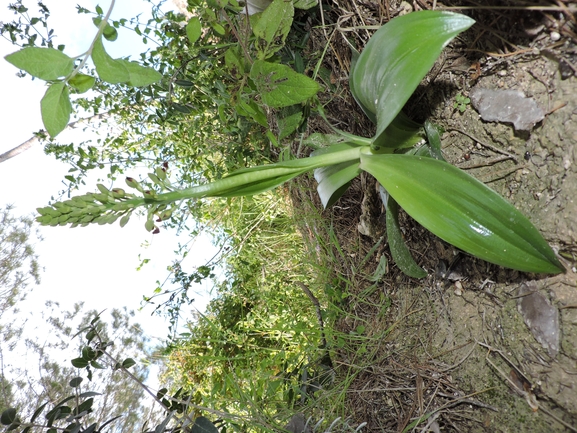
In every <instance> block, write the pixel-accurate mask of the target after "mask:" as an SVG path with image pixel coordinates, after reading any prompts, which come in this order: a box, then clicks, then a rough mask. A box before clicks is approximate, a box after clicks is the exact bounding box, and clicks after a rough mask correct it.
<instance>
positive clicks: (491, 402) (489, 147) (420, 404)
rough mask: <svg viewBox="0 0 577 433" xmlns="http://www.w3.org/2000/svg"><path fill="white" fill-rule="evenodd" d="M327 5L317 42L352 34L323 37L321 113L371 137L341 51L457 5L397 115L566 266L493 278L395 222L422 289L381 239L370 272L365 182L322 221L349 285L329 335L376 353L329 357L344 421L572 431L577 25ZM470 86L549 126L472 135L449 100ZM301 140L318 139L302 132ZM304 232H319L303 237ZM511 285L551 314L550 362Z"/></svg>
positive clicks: (479, 126) (371, 208)
mask: <svg viewBox="0 0 577 433" xmlns="http://www.w3.org/2000/svg"><path fill="white" fill-rule="evenodd" d="M324 3H326V4H325V5H324V6H325V8H324V13H323V17H322V21H324V24H326V25H327V27H326V28H327V29H332V28H334V26H337V25H338V26H340V27H341V28H345V27H346V28H347V30H349V31H342V32H336V34H335V35H333V36H332V37H331V36H330V31H328V35H329V37H330V40H329V42H328V43H329V44H330V46H329V50H328V54H327V56H326V58H325V59H324V63H323V65H324V66H325V67H326V68H327V69H329V70H330V72H331V82H332V83H333V84H334V85H335V86H336V88H337V97H332V99H330V100H328V99H327V101H326V102H327V104H328V105H327V108H326V109H327V113H328V117H329V120H330V121H331V122H333V124H334V125H335V126H337V127H339V128H341V129H345V130H348V131H350V132H353V133H356V134H359V135H364V136H371V134H372V132H373V129H372V128H373V127H372V125H371V124H370V123H369V122H368V121H367V120H366V119H365V118H364V116H363V114H362V112H361V111H360V110H359V109H358V108H357V107H356V104H355V102H354V100H353V98H352V96H351V95H350V92H348V88H347V78H348V71H349V66H350V60H349V59H350V51H349V48H348V45H347V44H346V43H345V41H344V37H347V38H349V40H351V41H353V42H354V43H355V44H356V45H357V46H358V47H359V48H362V46H363V44H364V43H366V40H367V39H368V37H369V35H370V34H371V33H372V32H373V31H374V30H365V29H364V28H358V27H359V26H371V25H379V24H383V23H384V22H386V21H387V20H388V19H390V18H393V17H394V16H396V15H398V14H399V13H403V11H406V10H408V9H411V10H413V9H432V8H433V4H435V6H436V8H437V9H442V8H443V7H445V6H461V7H464V9H463V10H461V12H463V13H466V14H467V15H470V16H472V17H473V18H475V19H476V20H477V24H476V25H475V26H473V27H472V28H471V29H470V30H469V31H467V32H466V33H464V34H463V35H461V36H460V37H459V38H458V39H457V40H456V41H455V42H454V43H452V44H451V45H450V46H449V47H448V49H447V50H446V51H445V53H444V55H443V57H442V58H441V59H439V61H438V63H437V64H436V65H435V67H434V68H433V70H432V71H431V73H430V74H429V76H428V77H427V78H426V80H425V81H424V82H423V84H422V86H421V87H420V88H419V89H418V90H417V92H416V93H415V95H414V97H413V98H412V100H411V101H410V102H409V104H408V105H407V107H406V112H407V113H408V114H410V115H411V116H412V117H413V118H415V119H417V120H424V119H425V118H428V119H430V120H432V121H433V122H435V123H436V124H438V125H441V126H442V127H443V128H444V131H445V132H444V134H443V136H442V143H443V151H444V155H445V157H446V158H447V160H448V161H449V162H451V163H453V164H455V165H456V166H458V167H461V168H462V169H464V170H467V171H468V172H469V173H470V174H472V175H473V176H475V177H477V178H478V179H480V180H481V181H483V182H485V183H486V184H487V185H489V186H490V187H491V188H493V189H494V190H495V191H497V192H498V193H500V194H501V195H503V196H504V197H506V198H507V199H508V200H510V201H511V202H512V203H513V204H514V205H515V206H516V207H517V208H518V209H519V210H521V211H522V212H523V213H524V214H525V215H527V216H528V217H529V218H530V219H531V221H532V222H533V223H534V224H535V226H536V227H537V228H538V229H539V230H540V231H541V233H543V235H544V237H545V238H546V239H547V240H548V241H549V243H550V245H551V246H552V247H553V248H554V249H555V250H556V251H558V252H559V253H560V254H561V255H562V260H563V263H564V265H565V266H566V268H567V272H566V273H565V274H561V275H558V276H547V275H532V274H526V273H520V272H517V271H512V270H508V269H503V268H500V267H498V266H495V265H491V264H488V263H486V262H483V261H481V260H478V259H475V258H473V257H470V256H468V255H465V254H463V253H461V252H459V251H457V250H456V249H455V248H453V247H452V246H450V245H448V244H446V243H445V242H443V241H441V240H439V239H438V238H436V237H435V236H433V235H432V234H430V233H429V232H427V231H426V230H424V229H423V228H422V227H420V226H419V225H418V224H416V223H414V222H413V221H412V220H411V219H410V218H409V217H407V216H406V215H404V216H402V219H403V226H404V228H405V239H406V241H407V244H408V246H409V247H410V249H411V250H412V251H413V254H414V256H415V258H416V260H417V262H418V263H419V264H420V265H421V266H422V267H423V268H424V269H425V270H427V272H428V277H427V278H425V279H422V280H415V279H411V278H408V277H406V276H404V275H403V274H402V273H400V271H399V270H398V269H396V267H395V265H394V263H393V262H392V260H390V257H389V251H388V247H387V245H386V243H385V242H384V241H383V242H381V244H379V245H378V246H377V248H376V249H375V250H374V251H373V253H372V254H371V257H370V259H368V260H367V254H368V253H369V252H370V251H371V249H373V247H374V246H375V245H376V243H377V242H378V240H379V239H380V236H381V234H382V231H383V211H382V206H381V205H380V203H379V202H378V198H377V197H376V194H375V181H374V180H373V179H372V178H370V177H369V176H367V175H363V176H361V178H360V179H359V180H357V181H356V182H355V184H354V185H353V186H352V187H351V189H350V190H349V192H348V193H347V195H346V196H345V197H343V198H342V199H341V200H340V201H339V202H338V203H337V204H336V206H334V207H333V208H332V209H330V210H327V211H325V213H324V216H325V218H326V219H327V220H330V221H331V223H332V227H333V228H334V231H335V233H336V236H337V239H338V242H339V243H340V248H341V250H342V251H340V252H338V253H336V254H335V257H337V258H338V260H336V261H335V272H336V274H337V275H340V276H342V278H340V279H338V278H337V281H346V282H348V283H347V284H346V287H342V288H341V289H342V290H344V291H346V293H347V297H346V299H345V300H344V301H343V303H342V306H343V308H344V309H345V310H346V313H347V314H346V315H345V316H344V317H342V318H341V320H340V322H339V323H338V328H339V330H340V331H342V332H343V333H345V334H349V335H352V334H355V333H361V334H364V335H365V336H366V337H367V341H369V340H370V341H372V342H373V344H372V346H371V347H368V348H367V347H365V346H363V344H364V343H363V340H362V339H359V340H358V341H357V343H352V346H351V347H348V348H346V349H335V352H334V355H333V363H334V364H335V369H336V372H337V378H340V379H341V380H345V379H346V380H351V378H352V381H351V383H350V385H349V387H348V391H347V394H346V408H347V412H348V415H351V416H352V418H353V419H354V420H355V421H356V422H357V423H361V422H367V423H368V424H367V426H366V427H365V428H364V430H363V431H369V432H377V431H378V432H401V431H433V432H440V431H444V432H448V431H459V432H562V431H577V283H576V280H577V278H576V272H577V270H576V268H575V256H576V254H577V147H576V146H575V143H576V141H577V77H576V76H575V70H576V69H575V67H576V66H577V48H576V45H575V44H576V42H577V36H576V34H575V31H576V25H575V12H576V11H575V10H574V9H571V11H570V10H569V8H574V6H575V5H574V4H573V5H572V4H571V2H569V1H562V0H559V1H555V2H553V1H551V2H548V1H540V2H535V4H534V6H533V7H532V8H530V7H527V4H528V3H522V4H521V3H520V2H515V1H501V2H482V4H483V5H484V6H485V7H484V8H475V6H477V5H478V3H476V2H473V1H471V2H469V1H454V2H446V3H443V4H441V3H440V2H434V1H433V0H416V1H414V2H411V3H410V4H409V3H406V2H402V3H401V2H400V1H396V0H388V1H383V2H380V3H379V2H372V1H355V0H332V1H323V4H324ZM487 3H495V4H498V5H499V6H509V7H508V8H498V7H492V6H490V5H487ZM479 4H481V3H479ZM514 7H518V8H517V9H515V8H514ZM318 19H319V21H320V20H321V17H318ZM314 24H315V25H316V24H318V23H314ZM331 26H332V27H331ZM313 27H314V26H313ZM354 27H357V28H356V29H354ZM324 33H325V32H324V31H323V30H322V29H321V28H316V29H315V30H314V31H313V37H312V45H313V46H312V51H313V52H322V50H323V49H324V46H325V45H326V44H327V39H326V37H325V34H324ZM476 86H479V87H484V88H490V89H516V90H521V91H523V92H524V93H525V94H526V96H528V97H531V98H533V99H534V100H536V101H537V102H538V103H539V104H540V105H541V106H542V107H543V109H544V111H545V112H546V113H547V115H546V117H545V119H544V120H543V121H542V122H540V123H539V124H537V125H536V126H535V128H533V129H532V130H531V131H530V132H518V131H515V130H514V128H513V126H512V125H511V124H505V123H490V122H485V121H483V120H482V119H481V118H480V117H479V114H478V113H477V111H476V110H475V109H474V108H473V107H472V106H471V105H467V104H466V106H465V109H464V111H463V112H461V111H460V110H459V109H456V108H454V103H455V101H456V99H455V97H456V95H457V94H461V95H463V96H467V95H468V94H469V92H470V91H471V89H472V88H473V87H476ZM311 128H312V129H316V130H321V131H322V130H323V128H324V127H323V125H322V123H319V124H318V125H317V124H315V123H314V122H312V121H311ZM309 186H310V189H312V188H314V186H313V184H312V183H311V184H310V185H309ZM301 194H303V193H301ZM304 195H306V197H305V196H297V193H295V201H296V202H297V203H298V204H299V206H305V205H306V203H309V204H310V203H316V206H318V201H315V200H316V199H315V198H314V196H313V194H309V193H304ZM361 222H362V225H363V226H365V228H366V227H369V231H368V232H367V231H366V230H361V231H363V233H365V234H361V233H359V229H358V226H359V223H361ZM313 225H314V224H313ZM308 230H309V231H316V230H317V228H316V227H312V226H310V224H309V227H308ZM317 234H321V233H317ZM366 234H368V236H367V235H366ZM383 255H384V256H385V257H388V258H389V266H388V272H387V274H386V275H385V276H384V277H383V278H382V279H381V280H380V281H379V282H378V283H377V284H374V283H373V282H371V281H369V280H368V279H367V278H366V276H370V275H372V274H373V273H374V271H375V269H376V267H377V264H378V263H379V261H380V258H381V257H382V256H383ZM522 284H529V287H531V288H532V290H536V291H539V292H540V293H542V294H543V295H544V296H545V298H546V299H547V300H549V302H550V304H551V305H552V306H554V307H555V308H556V309H557V311H558V314H559V328H560V329H559V332H560V347H559V350H558V353H554V352H553V353H552V352H551V351H550V350H548V349H547V348H545V347H543V345H542V344H540V343H539V342H538V341H537V340H536V339H535V337H534V334H533V333H532V330H531V329H529V328H528V326H527V325H526V324H525V322H524V318H523V316H522V314H521V313H520V311H519V303H520V302H521V300H522V297H519V296H518V295H519V288H520V286H521V285H522ZM360 325H362V327H363V328H362V329H361V331H359V326H360ZM371 337H374V338H371ZM377 337H378V338H377ZM376 341H378V344H377V343H376ZM415 424H416V427H414V430H413V429H412V427H411V426H413V425H415Z"/></svg>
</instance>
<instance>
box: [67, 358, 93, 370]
mask: <svg viewBox="0 0 577 433" xmlns="http://www.w3.org/2000/svg"><path fill="white" fill-rule="evenodd" d="M70 362H71V363H72V365H73V366H74V367H76V368H85V367H88V363H89V361H87V360H86V359H84V358H74V359H73V360H72V361H70Z"/></svg>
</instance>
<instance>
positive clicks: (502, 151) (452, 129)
mask: <svg viewBox="0 0 577 433" xmlns="http://www.w3.org/2000/svg"><path fill="white" fill-rule="evenodd" d="M449 130H450V131H457V132H460V133H461V134H463V135H466V136H467V137H469V138H470V139H471V140H474V141H476V142H477V143H479V144H480V145H481V146H483V147H486V148H487V149H491V150H492V151H493V152H496V153H500V154H501V155H507V156H508V157H509V158H511V159H512V160H513V161H515V163H517V162H519V161H518V159H517V157H516V156H515V155H512V154H510V153H509V152H505V151H504V150H501V149H499V148H498V147H495V146H493V145H492V144H489V143H485V142H483V141H481V140H479V139H478V138H477V137H475V136H473V135H471V134H469V133H468V132H465V131H463V130H462V129H458V128H449Z"/></svg>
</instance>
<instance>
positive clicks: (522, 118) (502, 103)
mask: <svg viewBox="0 0 577 433" xmlns="http://www.w3.org/2000/svg"><path fill="white" fill-rule="evenodd" d="M469 98H470V99H471V104H472V105H473V107H475V109H476V110H477V111H478V112H479V114H480V115H481V118H482V119H483V120H485V121H487V122H503V123H512V124H513V126H514V127H515V130H517V131H531V129H533V127H534V126H535V124H536V123H537V122H540V121H541V120H543V118H544V117H545V112H544V111H543V109H542V108H541V107H540V106H539V104H537V102H535V100H534V99H531V98H527V97H525V94H524V93H523V92H520V91H519V90H492V89H483V88H480V87H475V88H474V89H472V90H471V92H469Z"/></svg>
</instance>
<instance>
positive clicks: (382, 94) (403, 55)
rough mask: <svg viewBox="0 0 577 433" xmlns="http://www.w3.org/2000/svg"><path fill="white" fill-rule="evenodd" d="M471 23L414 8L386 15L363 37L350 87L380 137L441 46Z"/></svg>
mask: <svg viewBox="0 0 577 433" xmlns="http://www.w3.org/2000/svg"><path fill="white" fill-rule="evenodd" d="M474 22H475V21H474V20H473V19H471V18H469V17H467V16H465V15H460V14H455V13H451V12H439V11H420V12H413V13H410V14H407V15H403V16H399V17H397V18H394V19H392V20H391V21H389V22H388V23H387V24H385V25H384V26H383V27H381V28H380V29H379V30H378V31H377V32H376V33H375V34H374V35H373V36H372V37H371V38H370V40H369V42H368V43H367V45H366V47H365V49H364V50H363V52H362V53H361V55H360V56H359V58H358V60H357V62H356V64H355V66H354V69H353V71H352V72H351V78H350V87H351V92H352V93H353V95H354V97H355V99H356V100H357V102H358V103H359V105H360V106H361V107H362V108H363V110H364V111H365V112H370V113H373V114H374V115H375V116H376V120H377V133H376V135H375V137H374V144H375V146H376V147H378V146H381V145H383V143H382V140H383V139H382V138H381V135H382V134H383V132H384V131H385V129H386V128H387V127H388V126H389V124H390V123H391V122H392V121H393V119H394V118H395V117H396V116H397V114H398V113H399V112H400V111H401V108H403V105H405V103H406V102H407V100H408V99H409V98H410V96H411V95H412V94H413V92H414V91H415V89H416V88H417V86H418V85H419V83H420V82H421V80H422V79H423V77H424V76H425V75H426V74H427V72H428V71H429V69H430V68H431V67H432V66H433V64H434V63H435V60H437V58H438V57H439V55H440V54H441V50H442V49H443V48H444V47H445V46H446V45H447V44H448V43H449V42H450V41H451V40H452V39H453V38H454V37H455V36H457V35H458V34H459V33H460V32H462V31H464V30H466V29H468V28H469V27H471V25H473V23H474Z"/></svg>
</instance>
